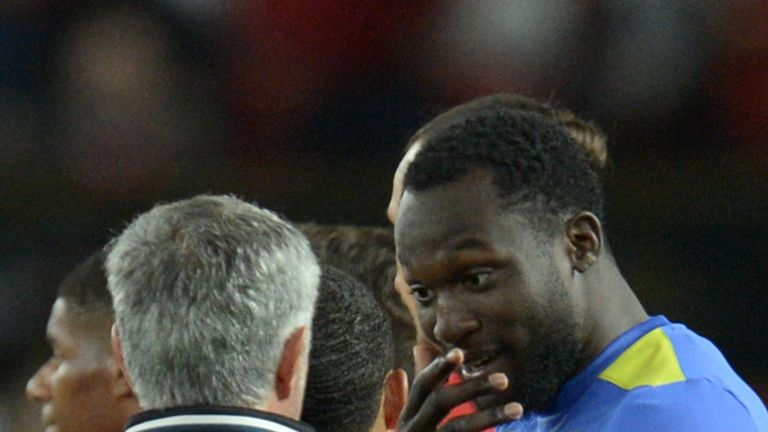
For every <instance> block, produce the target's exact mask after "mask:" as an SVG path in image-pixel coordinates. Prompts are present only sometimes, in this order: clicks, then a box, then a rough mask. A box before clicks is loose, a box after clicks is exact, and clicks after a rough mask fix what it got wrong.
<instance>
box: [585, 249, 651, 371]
mask: <svg viewBox="0 0 768 432" xmlns="http://www.w3.org/2000/svg"><path fill="white" fill-rule="evenodd" d="M576 283H577V284H580V285H581V289H582V292H583V293H584V295H585V299H586V302H585V307H586V316H587V320H586V329H585V330H586V338H585V342H584V347H583V354H582V359H581V362H580V365H579V367H580V369H581V368H584V367H586V366H587V365H588V364H589V363H590V362H592V360H594V359H595V358H596V357H597V356H598V355H600V353H601V352H602V351H603V350H604V349H605V348H606V347H607V346H608V345H609V344H610V343H611V342H613V341H614V340H615V339H616V338H618V337H619V336H620V335H621V334H622V333H624V332H625V331H627V330H629V329H630V328H632V327H634V326H636V325H637V324H640V323H641V322H643V321H645V320H646V319H648V314H647V313H646V312H645V309H644V308H643V306H642V305H641V304H640V301H639V300H638V299H637V297H636V296H635V293H634V292H632V289H631V288H630V287H629V284H628V283H627V281H626V280H625V279H624V277H623V276H622V275H621V273H620V272H619V269H618V267H617V266H616V263H615V261H614V260H613V258H611V257H608V256H605V255H604V256H602V257H601V258H600V259H599V260H598V261H597V262H596V263H595V264H594V265H593V266H592V267H591V268H590V269H589V270H588V271H586V272H585V273H583V274H578V276H577V279H576Z"/></svg>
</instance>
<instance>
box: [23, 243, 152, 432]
mask: <svg viewBox="0 0 768 432" xmlns="http://www.w3.org/2000/svg"><path fill="white" fill-rule="evenodd" d="M104 257H105V254H104V252H102V251H98V252H96V253H94V254H93V255H91V256H90V257H89V258H88V259H86V260H85V261H83V262H82V263H80V264H79V265H78V266H77V267H75V269H74V270H73V271H72V272H71V273H70V274H69V275H68V276H67V277H66V278H65V279H64V281H63V282H62V284H61V285H60V286H59V289H58V294H57V298H56V302H55V303H54V304H53V309H52V310H51V317H50V319H49V321H48V327H47V334H48V341H49V342H50V344H51V348H52V350H53V354H52V356H51V358H50V359H48V360H47V361H46V362H45V363H44V364H43V365H42V366H41V367H40V369H39V370H38V371H37V372H36V373H35V375H34V376H32V378H30V380H29V382H28V383H27V397H29V399H31V400H35V401H38V402H41V403H43V407H42V421H43V426H44V427H45V430H46V431H57V432H119V431H122V430H123V426H124V425H125V423H126V422H127V420H128V418H129V417H130V416H132V415H134V414H136V413H137V412H139V411H140V410H141V408H140V407H139V403H138V400H137V399H136V396H135V395H134V393H133V392H132V391H131V388H130V387H129V385H128V382H127V381H126V379H125V376H124V375H123V373H122V371H121V369H120V367H119V365H118V361H117V359H116V357H115V355H114V353H113V352H112V345H111V344H110V330H111V328H112V324H113V322H114V312H113V310H112V298H111V296H110V295H109V291H108V290H107V279H106V277H105V275H104V268H103V265H104Z"/></svg>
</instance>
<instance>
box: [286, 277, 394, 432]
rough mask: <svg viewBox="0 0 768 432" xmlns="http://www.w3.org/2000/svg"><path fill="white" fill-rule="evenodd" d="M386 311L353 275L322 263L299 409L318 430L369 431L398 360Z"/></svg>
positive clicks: (305, 418)
mask: <svg viewBox="0 0 768 432" xmlns="http://www.w3.org/2000/svg"><path fill="white" fill-rule="evenodd" d="M392 351H393V349H392V333H391V331H390V328H389V325H388V323H387V317H386V314H385V313H384V310H383V309H382V308H381V306H380V305H379V304H378V302H376V300H375V299H374V298H373V295H371V293H370V291H369V290H368V289H366V288H365V287H364V286H362V283H361V282H359V281H358V280H356V279H355V278H353V277H352V276H350V275H348V274H346V273H344V272H342V271H340V270H337V269H335V268H333V267H329V266H323V267H322V277H321V280H320V289H319V294H318V298H317V305H316V306H315V317H314V319H313V321H312V347H311V350H310V354H309V373H308V374H307V387H306V391H305V396H304V409H303V412H302V414H301V419H302V421H305V422H307V423H309V424H311V425H312V426H314V428H315V430H317V431H318V432H361V431H368V430H370V429H371V428H372V427H373V425H374V422H375V420H376V416H377V414H378V411H379V406H380V403H381V394H382V390H383V384H384V379H385V378H386V376H387V374H388V373H389V371H390V370H392V367H393V365H394V360H393V354H392Z"/></svg>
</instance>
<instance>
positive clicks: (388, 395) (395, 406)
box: [382, 369, 408, 431]
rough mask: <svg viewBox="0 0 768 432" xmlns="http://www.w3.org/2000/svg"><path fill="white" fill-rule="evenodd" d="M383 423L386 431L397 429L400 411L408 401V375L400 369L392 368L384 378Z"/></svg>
mask: <svg viewBox="0 0 768 432" xmlns="http://www.w3.org/2000/svg"><path fill="white" fill-rule="evenodd" d="M382 399H383V400H384V401H383V402H384V425H385V426H386V428H387V430H388V431H394V430H397V422H398V420H399V419H400V413H401V412H402V411H403V408H405V403H406V402H407V401H408V375H407V374H406V373H405V371H404V370H402V369H392V370H391V371H390V372H389V373H388V374H387V377H386V378H385V380H384V394H383V395H382Z"/></svg>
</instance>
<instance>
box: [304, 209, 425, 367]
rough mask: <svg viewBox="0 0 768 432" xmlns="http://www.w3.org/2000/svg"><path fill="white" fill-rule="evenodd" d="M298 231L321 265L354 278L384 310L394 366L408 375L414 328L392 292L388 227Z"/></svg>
mask: <svg viewBox="0 0 768 432" xmlns="http://www.w3.org/2000/svg"><path fill="white" fill-rule="evenodd" d="M300 229H301V230H302V232H304V234H305V235H306V236H307V238H308V239H309V242H310V243H311V244H312V250H313V251H314V252H315V254H316V255H317V257H318V259H319V260H320V262H321V263H323V264H327V265H330V266H333V267H336V268H337V269H340V270H342V271H344V272H346V273H348V274H350V275H352V276H354V277H355V278H356V279H358V280H359V281H360V282H362V283H363V285H365V288H366V289H367V290H369V291H371V292H372V293H373V296H374V298H375V299H376V300H377V301H378V302H379V303H380V304H381V305H382V306H383V307H384V310H385V311H386V313H387V315H388V317H389V321H390V324H391V325H392V331H393V332H394V338H395V367H397V368H401V369H404V370H405V371H406V372H408V374H409V376H412V371H413V354H412V348H413V345H414V344H415V343H416V341H415V338H416V327H415V324H414V322H413V319H412V318H411V315H410V314H409V313H408V309H407V308H406V307H405V305H404V304H403V302H402V301H401V300H400V295H399V294H398V293H397V291H395V288H394V283H393V281H394V279H395V273H396V272H397V267H396V264H395V239H394V234H393V232H392V228H382V227H361V226H344V225H330V226H326V225H314V224H304V225H301V226H300Z"/></svg>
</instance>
